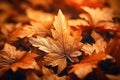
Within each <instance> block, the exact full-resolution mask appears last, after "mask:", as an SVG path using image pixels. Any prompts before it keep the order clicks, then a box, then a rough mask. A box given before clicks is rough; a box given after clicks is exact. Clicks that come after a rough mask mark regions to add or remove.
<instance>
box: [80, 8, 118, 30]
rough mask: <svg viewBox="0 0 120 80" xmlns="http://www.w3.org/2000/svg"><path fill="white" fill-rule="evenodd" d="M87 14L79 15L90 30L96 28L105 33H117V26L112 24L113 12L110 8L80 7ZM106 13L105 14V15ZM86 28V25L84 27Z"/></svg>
mask: <svg viewBox="0 0 120 80" xmlns="http://www.w3.org/2000/svg"><path fill="white" fill-rule="evenodd" d="M82 9H83V10H85V11H86V12H87V13H83V14H80V15H79V16H80V18H83V19H84V20H85V21H86V22H87V23H89V26H90V27H91V28H98V29H100V30H105V31H119V29H118V28H119V24H117V23H114V21H113V19H112V18H113V17H115V16H114V15H113V10H112V9H110V8H102V9H100V8H95V9H94V8H89V7H82ZM106 13H107V14H106ZM85 26H86V25H85Z"/></svg>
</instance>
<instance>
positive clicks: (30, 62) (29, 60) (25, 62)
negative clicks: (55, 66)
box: [11, 53, 38, 72]
mask: <svg viewBox="0 0 120 80" xmlns="http://www.w3.org/2000/svg"><path fill="white" fill-rule="evenodd" d="M35 57H38V55H37V54H36V53H26V55H25V56H24V57H23V58H22V59H20V60H19V61H18V62H16V63H14V64H12V65H11V68H12V70H13V71H14V72H15V71H17V70H18V69H19V68H22V69H35V68H37V67H38V66H37V63H36V61H35V60H34V58H35Z"/></svg>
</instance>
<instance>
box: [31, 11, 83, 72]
mask: <svg viewBox="0 0 120 80" xmlns="http://www.w3.org/2000/svg"><path fill="white" fill-rule="evenodd" d="M54 27H55V29H52V30H51V32H52V38H51V37H47V38H41V37H39V36H37V38H30V42H31V43H32V45H33V46H35V47H39V49H40V50H42V51H44V52H46V53H48V54H46V56H45V57H44V58H45V61H46V63H47V64H48V65H52V66H57V65H58V73H60V72H61V71H62V70H63V69H64V68H65V67H66V66H67V61H66V59H67V58H68V59H69V60H70V61H71V62H74V61H73V60H72V59H71V57H72V56H73V55H74V54H75V55H74V57H77V56H79V55H81V52H80V51H79V50H80V48H81V43H80V40H81V38H82V37H81V36H80V35H81V29H79V30H76V31H74V32H73V33H71V28H70V27H69V26H67V23H66V20H65V17H64V15H63V14H62V12H61V11H59V12H58V16H56V17H55V21H54ZM76 51H77V52H76ZM63 63H64V64H63Z"/></svg>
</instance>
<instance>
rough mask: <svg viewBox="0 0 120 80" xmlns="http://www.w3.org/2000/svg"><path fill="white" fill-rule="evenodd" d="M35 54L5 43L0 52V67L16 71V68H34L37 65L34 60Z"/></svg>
mask: <svg viewBox="0 0 120 80" xmlns="http://www.w3.org/2000/svg"><path fill="white" fill-rule="evenodd" d="M37 56H38V55H37V54H35V53H26V52H25V51H20V50H16V48H15V47H14V46H12V45H10V44H8V43H6V44H5V46H4V48H3V50H2V51H1V52H0V68H1V69H2V68H4V67H9V68H11V69H12V70H13V71H14V72H15V71H17V70H18V68H22V69H29V68H31V69H34V68H35V67H37V63H36V62H35V60H34V58H35V57H37Z"/></svg>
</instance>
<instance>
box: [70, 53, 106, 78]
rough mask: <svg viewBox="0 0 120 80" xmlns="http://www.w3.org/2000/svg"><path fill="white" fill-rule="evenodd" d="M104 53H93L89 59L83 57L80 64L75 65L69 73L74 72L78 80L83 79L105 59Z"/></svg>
mask: <svg viewBox="0 0 120 80" xmlns="http://www.w3.org/2000/svg"><path fill="white" fill-rule="evenodd" d="M106 55H107V54H106V53H103V52H100V53H98V54H96V53H93V54H92V55H91V56H89V57H85V58H84V59H83V60H82V61H81V62H80V63H78V64H75V65H74V66H73V68H72V69H71V70H70V71H69V73H72V72H74V73H75V74H76V75H77V76H78V77H79V78H84V77H85V76H86V75H87V74H88V73H90V72H92V68H94V67H96V65H97V63H98V62H99V61H100V60H102V59H103V58H105V57H106Z"/></svg>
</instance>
